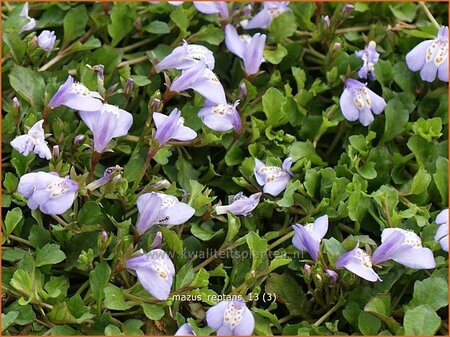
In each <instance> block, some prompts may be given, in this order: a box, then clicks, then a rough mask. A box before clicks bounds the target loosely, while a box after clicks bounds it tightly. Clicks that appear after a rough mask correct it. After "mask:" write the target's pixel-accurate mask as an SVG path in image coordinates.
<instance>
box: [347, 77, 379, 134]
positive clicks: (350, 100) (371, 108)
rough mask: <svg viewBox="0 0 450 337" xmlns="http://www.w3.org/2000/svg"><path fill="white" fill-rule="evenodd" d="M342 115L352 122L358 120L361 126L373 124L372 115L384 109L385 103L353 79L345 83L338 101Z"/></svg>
mask: <svg viewBox="0 0 450 337" xmlns="http://www.w3.org/2000/svg"><path fill="white" fill-rule="evenodd" d="M339 104H340V107H341V111H342V114H343V115H344V117H345V118H346V119H347V120H349V121H351V122H353V121H356V120H358V119H359V121H360V122H361V124H362V125H364V126H368V125H369V124H370V123H372V122H373V120H374V117H373V114H376V115H378V114H380V113H382V112H383V110H384V108H385V107H386V101H385V100H384V99H383V98H382V97H380V96H378V95H377V94H376V93H374V92H373V91H372V90H370V89H369V88H367V87H366V86H365V85H364V84H363V83H361V82H359V81H356V80H354V79H351V78H349V79H347V80H346V81H345V89H344V92H343V93H342V95H341V98H340V100H339Z"/></svg>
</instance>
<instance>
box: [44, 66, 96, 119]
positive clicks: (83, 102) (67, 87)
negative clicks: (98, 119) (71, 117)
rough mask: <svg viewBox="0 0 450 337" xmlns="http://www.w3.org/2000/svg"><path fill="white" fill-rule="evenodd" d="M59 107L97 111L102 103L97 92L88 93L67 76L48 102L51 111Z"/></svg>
mask: <svg viewBox="0 0 450 337" xmlns="http://www.w3.org/2000/svg"><path fill="white" fill-rule="evenodd" d="M60 105H64V106H66V107H68V108H71V109H75V110H83V111H98V110H101V109H102V107H103V102H102V97H101V96H100V94H99V93H98V92H95V91H90V90H89V89H88V88H86V87H85V86H84V85H83V84H81V83H74V82H73V78H72V76H70V75H69V77H68V78H67V80H66V82H65V83H64V84H63V85H62V86H60V87H59V89H58V91H57V92H56V93H55V94H54V95H53V97H52V99H51V100H50V102H48V106H49V107H50V108H52V109H54V108H56V107H59V106H60Z"/></svg>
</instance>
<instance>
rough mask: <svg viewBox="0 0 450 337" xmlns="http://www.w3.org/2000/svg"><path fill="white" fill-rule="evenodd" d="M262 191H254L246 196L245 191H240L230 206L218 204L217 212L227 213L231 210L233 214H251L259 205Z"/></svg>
mask: <svg viewBox="0 0 450 337" xmlns="http://www.w3.org/2000/svg"><path fill="white" fill-rule="evenodd" d="M260 197H261V193H260V192H258V193H254V194H252V195H251V196H249V197H246V196H245V195H244V193H242V192H239V193H238V194H236V195H235V196H234V198H233V202H232V203H231V204H230V205H228V206H216V213H217V214H225V213H227V212H230V213H231V214H233V215H243V216H249V215H251V212H252V211H253V210H254V209H255V208H256V206H258V204H259V198H260Z"/></svg>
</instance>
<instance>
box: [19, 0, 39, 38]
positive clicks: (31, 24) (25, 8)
mask: <svg viewBox="0 0 450 337" xmlns="http://www.w3.org/2000/svg"><path fill="white" fill-rule="evenodd" d="M19 15H20V16H21V17H24V18H27V20H28V22H27V23H26V24H24V25H23V26H22V27H21V28H20V30H19V34H21V33H23V32H26V31H28V30H32V29H33V28H34V27H36V20H35V19H33V18H30V17H29V16H28V2H25V4H24V5H23V7H22V10H21V11H20V14H19Z"/></svg>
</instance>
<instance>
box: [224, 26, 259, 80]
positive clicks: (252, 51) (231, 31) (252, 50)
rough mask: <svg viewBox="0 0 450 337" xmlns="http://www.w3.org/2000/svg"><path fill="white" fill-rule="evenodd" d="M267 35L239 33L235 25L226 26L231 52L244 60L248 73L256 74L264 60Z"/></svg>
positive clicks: (226, 36) (227, 42)
mask: <svg viewBox="0 0 450 337" xmlns="http://www.w3.org/2000/svg"><path fill="white" fill-rule="evenodd" d="M265 42H266V35H264V34H260V33H256V34H255V35H253V36H252V37H250V36H249V35H246V34H245V35H238V33H237V31H236V28H234V26H233V25H230V24H228V25H226V27H225V44H226V46H227V48H228V50H229V51H230V52H232V53H233V54H235V55H236V56H239V57H240V58H241V59H242V60H243V61H244V69H245V73H246V74H247V75H253V74H256V73H257V72H258V71H259V67H260V65H261V63H263V62H264V58H263V52H264V44H265Z"/></svg>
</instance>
